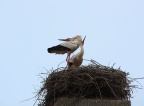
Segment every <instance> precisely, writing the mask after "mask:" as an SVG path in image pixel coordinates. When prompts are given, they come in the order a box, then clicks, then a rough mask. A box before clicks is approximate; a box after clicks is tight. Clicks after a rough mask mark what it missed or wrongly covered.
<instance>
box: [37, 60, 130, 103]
mask: <svg viewBox="0 0 144 106" xmlns="http://www.w3.org/2000/svg"><path fill="white" fill-rule="evenodd" d="M91 62H92V63H91V64H90V65H88V66H82V67H80V68H75V69H72V70H65V69H64V68H59V69H56V70H54V71H53V72H52V73H51V74H49V75H48V77H47V78H46V79H45V80H44V82H43V86H42V88H41V89H40V91H39V94H40V95H41V96H43V99H42V100H41V103H40V104H41V105H42V106H52V105H53V104H54V103H55V102H56V99H57V98H59V97H78V98H95V99H103V100H128V99H129V98H130V97H131V94H130V88H129V83H130V81H129V80H128V79H127V75H128V73H126V72H124V71H122V70H121V69H120V68H119V69H114V68H113V67H107V66H103V65H101V64H99V63H97V62H95V61H93V60H92V61H91Z"/></svg>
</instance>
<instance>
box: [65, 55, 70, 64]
mask: <svg viewBox="0 0 144 106" xmlns="http://www.w3.org/2000/svg"><path fill="white" fill-rule="evenodd" d="M69 59H70V55H68V56H67V58H66V62H67V64H69Z"/></svg>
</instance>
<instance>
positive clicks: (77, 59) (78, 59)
mask: <svg viewBox="0 0 144 106" xmlns="http://www.w3.org/2000/svg"><path fill="white" fill-rule="evenodd" d="M85 38H86V36H85ZM85 38H84V39H83V41H82V43H81V44H80V49H81V50H80V52H79V53H77V54H76V55H74V56H72V57H71V58H70V60H69V62H68V69H73V68H76V67H79V66H80V65H81V64H82V61H83V55H84V47H83V45H84V41H85Z"/></svg>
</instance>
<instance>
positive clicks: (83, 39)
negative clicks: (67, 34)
mask: <svg viewBox="0 0 144 106" xmlns="http://www.w3.org/2000/svg"><path fill="white" fill-rule="evenodd" d="M85 38H86V36H85V37H84V39H83V41H82V44H84V41H85Z"/></svg>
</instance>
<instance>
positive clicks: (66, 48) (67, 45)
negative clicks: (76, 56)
mask: <svg viewBox="0 0 144 106" xmlns="http://www.w3.org/2000/svg"><path fill="white" fill-rule="evenodd" d="M77 48H78V46H77V45H76V44H73V43H71V42H63V43H61V44H59V45H57V46H53V47H51V48H48V49H47V50H48V52H49V53H56V54H65V53H68V52H73V51H75V50H76V49H77Z"/></svg>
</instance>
